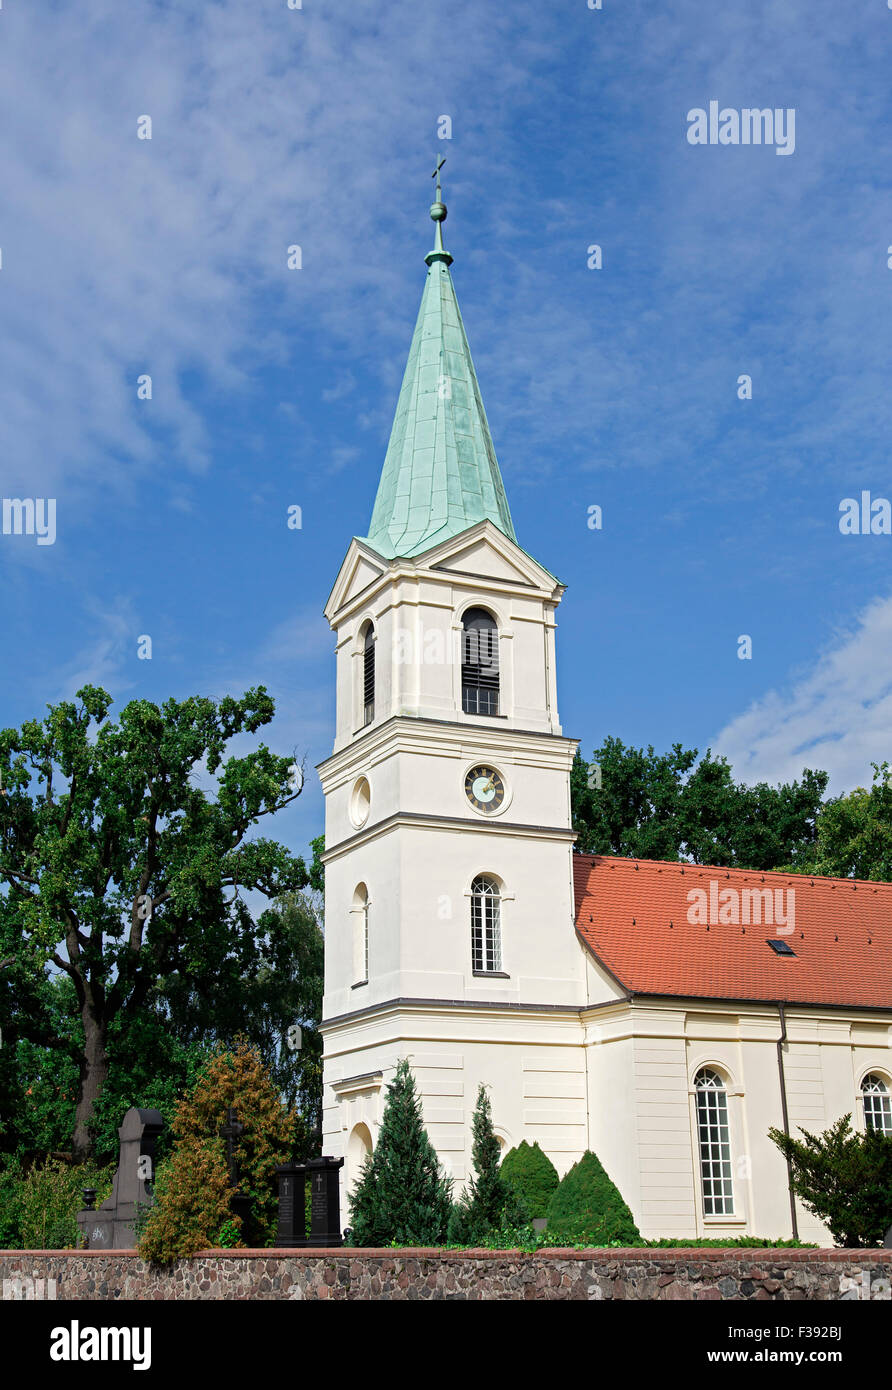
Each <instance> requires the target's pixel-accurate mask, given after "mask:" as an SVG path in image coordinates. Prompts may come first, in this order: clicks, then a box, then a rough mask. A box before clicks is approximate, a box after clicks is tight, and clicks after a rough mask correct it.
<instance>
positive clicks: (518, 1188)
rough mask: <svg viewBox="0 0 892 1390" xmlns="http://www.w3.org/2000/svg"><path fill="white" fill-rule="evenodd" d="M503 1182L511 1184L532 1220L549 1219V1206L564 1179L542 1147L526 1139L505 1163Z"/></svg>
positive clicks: (506, 1158)
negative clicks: (547, 1217) (538, 1218)
mask: <svg viewBox="0 0 892 1390" xmlns="http://www.w3.org/2000/svg"><path fill="white" fill-rule="evenodd" d="M501 1174H502V1181H503V1182H505V1183H510V1185H511V1186H512V1187H513V1188H514V1191H515V1192H516V1193H517V1194H518V1196H519V1197H520V1198H521V1200H522V1201H523V1203H524V1205H525V1206H526V1208H527V1210H528V1211H529V1213H530V1218H531V1219H532V1218H533V1217H537V1216H538V1217H542V1216H547V1215H548V1202H549V1199H550V1197H551V1195H552V1193H553V1192H554V1191H555V1189H556V1188H557V1186H558V1184H559V1182H560V1178H559V1177H558V1173H557V1169H556V1168H555V1166H554V1164H553V1163H552V1161H551V1159H550V1158H549V1157H548V1155H547V1154H546V1153H543V1152H542V1150H541V1149H540V1148H539V1145H538V1144H528V1143H527V1141H526V1140H525V1139H524V1140H523V1141H522V1142H521V1143H520V1144H518V1145H517V1147H516V1148H514V1149H509V1151H508V1153H506V1155H505V1157H504V1158H503V1159H502V1167H501Z"/></svg>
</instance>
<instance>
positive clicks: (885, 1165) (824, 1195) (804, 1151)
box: [768, 1114, 892, 1246]
mask: <svg viewBox="0 0 892 1390" xmlns="http://www.w3.org/2000/svg"><path fill="white" fill-rule="evenodd" d="M851 1118H852V1117H851V1114H848V1115H843V1117H842V1119H840V1120H837V1122H836V1124H834V1125H831V1126H830V1128H829V1129H826V1130H824V1133H823V1134H810V1133H809V1131H808V1130H807V1129H802V1128H801V1127H800V1133H801V1134H803V1135H804V1136H805V1137H804V1139H793V1138H792V1137H791V1136H789V1135H786V1134H784V1133H783V1131H782V1130H779V1129H769V1131H768V1137H769V1139H771V1140H772V1141H773V1142H774V1143H775V1144H776V1145H777V1147H778V1148H779V1149H780V1151H781V1153H782V1154H783V1155H784V1158H786V1159H787V1160H788V1161H789V1163H790V1164H791V1165H792V1170H793V1179H792V1186H793V1191H794V1192H795V1194H796V1196H797V1197H799V1198H801V1200H802V1203H803V1205H804V1206H805V1207H807V1209H808V1210H809V1211H810V1212H813V1213H814V1215H815V1216H817V1217H818V1219H819V1220H820V1221H823V1222H824V1224H825V1225H826V1226H827V1227H828V1228H829V1230H830V1234H831V1235H832V1236H833V1239H834V1241H835V1242H836V1244H837V1245H846V1246H863V1245H867V1246H872V1245H882V1243H883V1237H884V1235H885V1232H886V1231H887V1230H888V1229H889V1227H890V1226H892V1136H889V1135H885V1134H880V1133H879V1131H878V1130H875V1129H868V1130H867V1132H866V1133H865V1134H854V1133H853V1132H852V1127H851V1123H850V1122H851Z"/></svg>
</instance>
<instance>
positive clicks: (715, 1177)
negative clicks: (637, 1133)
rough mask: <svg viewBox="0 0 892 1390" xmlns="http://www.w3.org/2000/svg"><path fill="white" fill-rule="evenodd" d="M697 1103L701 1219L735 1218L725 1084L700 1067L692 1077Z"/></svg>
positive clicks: (710, 1069) (707, 1069) (705, 1068)
mask: <svg viewBox="0 0 892 1390" xmlns="http://www.w3.org/2000/svg"><path fill="white" fill-rule="evenodd" d="M694 1094H695V1097H696V1102H697V1140H698V1146H699V1154H700V1182H701V1186H702V1189H703V1215H704V1216H733V1215H734V1183H733V1180H732V1176H731V1127H730V1123H729V1120H728V1093H727V1091H726V1090H725V1083H724V1081H723V1080H722V1078H721V1076H720V1075H719V1073H718V1072H717V1071H713V1069H712V1068H711V1067H701V1068H700V1070H699V1071H698V1073H697V1075H696V1077H695V1078H694Z"/></svg>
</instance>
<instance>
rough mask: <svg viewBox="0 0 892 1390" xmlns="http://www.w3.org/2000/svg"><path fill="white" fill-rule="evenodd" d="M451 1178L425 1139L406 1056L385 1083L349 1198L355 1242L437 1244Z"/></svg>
mask: <svg viewBox="0 0 892 1390" xmlns="http://www.w3.org/2000/svg"><path fill="white" fill-rule="evenodd" d="M451 1208H452V1179H451V1178H448V1177H446V1176H445V1175H444V1174H443V1172H442V1170H441V1169H440V1165H439V1163H438V1161H437V1155H436V1152H435V1151H434V1147H433V1145H432V1144H431V1142H430V1140H429V1139H428V1137H427V1132H426V1130H425V1128H424V1124H423V1122H422V1115H421V1102H420V1100H419V1097H418V1093H417V1091H416V1090H415V1079H414V1077H413V1076H412V1071H411V1068H410V1067H409V1063H408V1061H406V1060H405V1058H404V1059H403V1060H402V1061H401V1062H399V1063H398V1064H397V1068H396V1073H395V1075H394V1078H393V1081H391V1082H390V1084H389V1085H388V1087H387V1102H386V1104H385V1107H384V1115H383V1117H382V1119H381V1129H380V1132H379V1134H378V1142H377V1144H376V1145H375V1151H374V1153H372V1154H369V1156H368V1158H367V1159H366V1161H365V1163H364V1164H363V1168H362V1173H361V1174H360V1177H359V1181H358V1183H357V1185H356V1187H355V1188H354V1189H353V1193H352V1194H351V1197H350V1210H351V1222H352V1227H353V1235H352V1241H353V1244H354V1245H366V1246H368V1245H390V1244H391V1243H392V1242H393V1241H397V1242H398V1243H399V1244H400V1245H438V1244H440V1243H442V1242H443V1241H444V1240H445V1239H446V1231H447V1226H448V1223H449V1214H450V1211H451Z"/></svg>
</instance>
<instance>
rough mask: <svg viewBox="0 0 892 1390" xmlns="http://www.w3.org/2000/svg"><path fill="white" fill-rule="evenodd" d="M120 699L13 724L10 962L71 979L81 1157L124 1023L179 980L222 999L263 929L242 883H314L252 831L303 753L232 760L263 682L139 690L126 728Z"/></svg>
mask: <svg viewBox="0 0 892 1390" xmlns="http://www.w3.org/2000/svg"><path fill="white" fill-rule="evenodd" d="M111 704H112V699H111V696H110V695H108V694H107V693H106V692H105V691H104V690H100V689H97V688H96V687H94V686H85V687H84V688H83V689H82V690H80V691H78V693H77V696H76V702H71V701H64V702H62V703H60V704H59V705H56V706H49V707H48V709H49V713H48V715H47V717H46V718H45V719H43V720H42V721H37V720H31V721H28V722H27V723H25V724H23V725H22V727H21V729H5V730H3V731H2V732H0V784H2V794H0V883H3V884H5V885H7V893H6V895H5V900H4V912H3V917H4V921H5V927H4V940H5V941H6V942H7V946H6V947H5V950H6V952H7V954H6V957H5V963H6V964H7V966H8V965H9V961H10V959H12V960H14V961H15V962H17V968H19V969H23V968H24V969H25V970H26V971H27V970H31V971H32V972H33V971H34V970H39V969H40V968H41V967H43V966H46V965H48V964H49V963H50V962H51V963H52V965H54V966H55V967H56V968H57V969H58V970H60V971H63V972H64V973H65V974H66V975H67V976H68V977H69V979H70V980H71V981H72V984H73V986H74V991H75V995H76V1003H77V1009H78V1012H79V1015H80V1019H81V1023H82V1027H83V1036H82V1039H81V1042H80V1055H79V1057H78V1072H79V1075H78V1083H77V1102H76V1109H75V1124H74V1140H73V1142H74V1149H75V1152H76V1153H77V1154H79V1155H81V1156H83V1155H86V1154H87V1153H88V1152H89V1149H90V1143H91V1136H90V1119H91V1116H92V1114H93V1110H94V1107H95V1105H96V1102H97V1099H98V1098H99V1096H100V1095H101V1093H102V1090H103V1087H104V1085H105V1082H106V1079H107V1076H108V1070H109V1039H110V1030H111V1029H112V1026H113V1025H114V1024H116V1023H117V1024H118V1025H126V1024H128V1023H130V1022H133V1021H134V1020H138V1018H139V1016H140V1011H141V1010H143V1009H144V1008H145V1007H146V1005H147V1001H148V1000H149V998H150V996H151V994H152V991H153V989H154V988H155V986H156V984H157V982H158V981H162V980H165V979H168V978H170V977H172V976H173V975H174V974H179V976H180V977H181V978H182V979H185V980H187V981H191V982H193V983H194V985H195V987H196V988H199V989H203V990H204V991H205V992H206V993H212V984H213V976H214V972H215V970H216V969H218V968H219V966H220V963H221V961H223V960H225V959H226V958H227V957H228V956H229V954H230V953H231V951H232V948H233V944H234V943H236V944H237V943H238V940H239V937H240V935H241V936H242V937H244V936H245V935H246V934H249V933H250V932H251V931H252V930H253V923H252V922H251V919H250V915H249V914H248V913H247V911H246V910H244V904H243V903H241V902H240V901H239V899H238V895H239V892H240V891H241V890H257V891H259V892H261V893H263V894H264V895H266V896H268V897H275V896H277V895H279V894H281V893H284V892H288V891H293V890H296V889H299V888H302V887H304V886H305V885H306V883H307V881H308V874H307V869H306V867H305V865H304V862H303V860H302V859H300V858H296V857H295V856H293V855H292V854H291V853H290V852H289V851H288V850H287V849H286V848H285V847H284V846H283V845H280V844H277V843H276V842H275V841H272V840H268V839H264V838H262V837H259V836H255V835H254V834H253V833H252V832H253V827H254V826H256V825H257V823H258V821H259V820H260V819H261V817H264V816H268V815H272V814H274V813H275V812H276V811H279V810H280V809H281V808H282V807H283V806H286V805H287V804H288V803H289V802H291V801H294V800H295V798H296V797H297V796H299V795H300V788H301V785H302V777H301V776H299V775H296V769H295V763H294V758H293V757H282V756H278V755H276V754H274V753H272V752H270V750H269V749H268V748H267V747H266V746H265V745H264V744H260V746H259V747H257V748H255V749H254V750H253V751H252V752H248V753H246V754H245V755H244V756H234V755H230V756H228V757H225V754H226V751H227V745H228V744H229V743H230V742H231V741H232V740H233V739H234V738H236V737H238V736H239V735H246V734H253V733H256V731H257V730H258V729H260V728H261V727H263V726H264V725H266V724H269V723H270V721H271V720H272V718H273V714H274V712H275V707H274V704H273V701H272V699H271V697H270V696H269V694H268V693H267V691H266V689H265V688H264V687H263V686H259V687H257V688H256V689H253V690H249V691H247V692H246V694H245V695H244V696H243V697H242V698H241V699H234V698H231V697H226V698H225V699H222V700H220V701H214V700H210V699H205V698H200V697H194V698H191V699H187V700H184V701H177V700H173V699H171V700H167V701H165V703H164V704H163V705H162V706H160V707H159V706H158V705H156V704H153V703H151V702H150V701H148V700H134V701H132V702H131V703H130V704H128V705H127V706H126V707H125V708H124V709H123V710H122V711H121V714H120V718H119V720H118V722H117V723H115V722H114V721H113V720H111V719H110V718H109V708H110V706H111ZM224 758H225V760H224ZM202 780H203V782H204V785H201V784H200V783H201V781H202ZM10 942H11V949H10V944H9V943H10ZM22 962H26V963H27V964H26V966H25V967H23V966H22V964H21V963H22Z"/></svg>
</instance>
